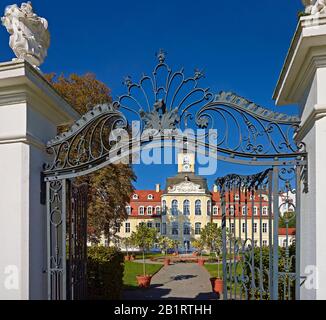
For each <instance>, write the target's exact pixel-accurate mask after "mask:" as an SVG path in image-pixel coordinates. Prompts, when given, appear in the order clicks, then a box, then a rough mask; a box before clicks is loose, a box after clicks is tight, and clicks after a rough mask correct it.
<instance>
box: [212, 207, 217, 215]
mask: <svg viewBox="0 0 326 320" xmlns="http://www.w3.org/2000/svg"><path fill="white" fill-rule="evenodd" d="M213 216H218V206H214V207H213Z"/></svg>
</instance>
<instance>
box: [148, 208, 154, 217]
mask: <svg viewBox="0 0 326 320" xmlns="http://www.w3.org/2000/svg"><path fill="white" fill-rule="evenodd" d="M147 215H148V216H151V215H153V207H147Z"/></svg>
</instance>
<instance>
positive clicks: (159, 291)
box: [124, 263, 217, 300]
mask: <svg viewBox="0 0 326 320" xmlns="http://www.w3.org/2000/svg"><path fill="white" fill-rule="evenodd" d="M209 277H210V275H209V273H208V272H207V270H206V269H205V268H204V267H201V266H199V265H197V264H194V263H177V264H173V265H170V266H168V267H163V268H162V269H161V270H160V271H159V272H158V273H157V274H156V275H155V276H154V277H153V279H152V282H151V287H150V288H149V289H135V290H128V291H125V292H124V299H125V300H159V299H160V300H161V299H167V300H179V299H185V300H187V299H190V300H194V299H195V300H216V299H217V295H216V294H215V293H213V292H212V287H211V284H210V281H209Z"/></svg>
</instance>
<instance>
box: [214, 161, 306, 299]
mask: <svg viewBox="0 0 326 320" xmlns="http://www.w3.org/2000/svg"><path fill="white" fill-rule="evenodd" d="M302 169H303V168H302V167H301V166H300V164H299V165H297V166H284V167H278V166H274V167H273V168H271V169H268V170H266V171H264V172H261V173H259V174H255V175H249V176H243V175H237V174H232V175H228V176H225V177H223V178H219V179H217V181H216V183H217V185H218V187H219V191H220V195H221V208H222V231H223V275H224V279H223V280H224V292H223V296H224V299H226V300H228V299H233V300H270V299H273V300H278V299H281V300H292V299H299V297H300V263H299V257H300V228H298V226H299V224H300V208H299V203H300V193H301V173H302ZM280 219H281V220H282V226H283V230H285V233H284V237H283V238H284V239H283V238H282V239H281V243H280V239H279V226H280ZM290 223H291V224H292V225H295V226H296V227H297V228H296V234H295V240H294V238H293V237H292V236H293V235H291V237H290V230H292V228H289V225H290Z"/></svg>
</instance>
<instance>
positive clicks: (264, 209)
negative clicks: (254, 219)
mask: <svg viewBox="0 0 326 320" xmlns="http://www.w3.org/2000/svg"><path fill="white" fill-rule="evenodd" d="M263 216H268V208H267V207H263Z"/></svg>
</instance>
